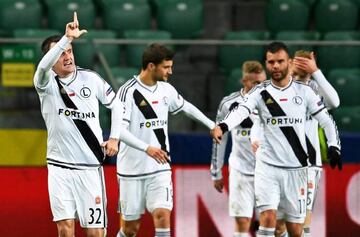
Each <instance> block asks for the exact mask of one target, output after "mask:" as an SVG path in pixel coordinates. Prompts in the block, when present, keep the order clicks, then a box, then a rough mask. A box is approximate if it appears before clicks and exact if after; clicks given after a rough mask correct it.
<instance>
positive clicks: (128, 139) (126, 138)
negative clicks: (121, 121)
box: [119, 126, 149, 152]
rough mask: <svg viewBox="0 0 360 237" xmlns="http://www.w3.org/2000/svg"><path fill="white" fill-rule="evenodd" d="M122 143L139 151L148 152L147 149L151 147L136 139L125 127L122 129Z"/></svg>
mask: <svg viewBox="0 0 360 237" xmlns="http://www.w3.org/2000/svg"><path fill="white" fill-rule="evenodd" d="M119 138H120V141H122V142H124V143H125V144H126V145H128V146H131V147H133V148H135V149H137V150H140V151H143V152H146V149H147V148H148V147H149V145H148V144H146V143H145V142H143V141H142V140H140V139H139V138H137V137H135V136H134V135H133V134H132V133H131V132H130V131H129V130H127V129H126V127H125V126H122V127H121V128H120V137H119Z"/></svg>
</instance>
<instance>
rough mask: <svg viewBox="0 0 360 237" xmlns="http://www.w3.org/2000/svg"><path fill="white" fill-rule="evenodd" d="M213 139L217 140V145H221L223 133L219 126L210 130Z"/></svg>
mask: <svg viewBox="0 0 360 237" xmlns="http://www.w3.org/2000/svg"><path fill="white" fill-rule="evenodd" d="M210 135H211V137H212V138H213V139H214V140H215V142H216V143H217V144H220V143H221V139H222V136H223V132H222V130H221V128H220V127H219V126H216V127H215V128H213V129H211V130H210Z"/></svg>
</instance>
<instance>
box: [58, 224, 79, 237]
mask: <svg viewBox="0 0 360 237" xmlns="http://www.w3.org/2000/svg"><path fill="white" fill-rule="evenodd" d="M57 227H58V234H59V237H73V236H74V235H75V233H74V225H73V223H72V222H70V221H60V222H58V223H57Z"/></svg>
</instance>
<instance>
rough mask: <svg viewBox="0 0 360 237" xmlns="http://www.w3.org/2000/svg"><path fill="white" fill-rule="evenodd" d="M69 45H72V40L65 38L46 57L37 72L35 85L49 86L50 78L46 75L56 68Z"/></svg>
mask: <svg viewBox="0 0 360 237" xmlns="http://www.w3.org/2000/svg"><path fill="white" fill-rule="evenodd" d="M69 43H71V40H70V39H68V38H67V37H66V36H63V37H62V38H61V39H60V41H59V42H57V43H56V44H55V45H54V47H52V48H51V49H50V50H49V51H48V52H47V53H46V54H45V55H44V57H43V58H42V59H41V61H40V62H39V65H38V67H37V70H36V72H35V85H40V86H42V85H46V84H47V80H48V79H49V77H47V76H46V73H47V72H48V71H49V70H50V69H51V68H52V66H54V64H55V63H56V61H57V60H58V59H59V57H60V56H61V54H62V52H63V51H64V50H65V49H66V47H67V45H68V44H69Z"/></svg>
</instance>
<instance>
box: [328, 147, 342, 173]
mask: <svg viewBox="0 0 360 237" xmlns="http://www.w3.org/2000/svg"><path fill="white" fill-rule="evenodd" d="M327 155H328V160H329V161H330V166H331V168H333V169H335V168H336V166H337V167H338V169H339V170H342V159H341V152H340V150H339V148H337V147H334V146H330V147H329V148H328V152H327Z"/></svg>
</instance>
